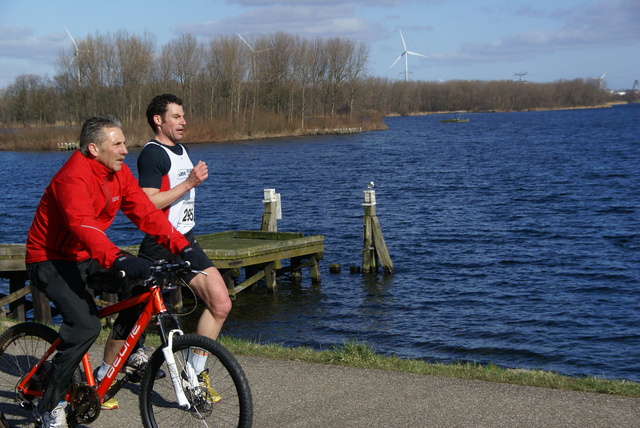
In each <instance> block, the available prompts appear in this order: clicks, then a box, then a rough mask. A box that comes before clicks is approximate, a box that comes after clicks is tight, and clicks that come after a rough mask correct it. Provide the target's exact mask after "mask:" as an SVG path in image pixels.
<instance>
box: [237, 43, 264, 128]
mask: <svg viewBox="0 0 640 428" xmlns="http://www.w3.org/2000/svg"><path fill="white" fill-rule="evenodd" d="M236 35H237V36H238V37H240V40H242V41H243V42H244V44H245V45H247V46H248V47H249V50H250V51H251V78H252V79H253V108H252V109H251V123H250V126H251V127H252V128H253V119H254V117H255V113H256V102H257V94H258V79H257V78H256V60H255V56H256V54H259V53H261V52H264V51H266V50H269V49H270V48H267V49H260V50H255V49H254V48H253V46H251V45H250V44H249V42H247V41H246V40H245V39H244V37H242V36H241V35H240V34H239V33H236Z"/></svg>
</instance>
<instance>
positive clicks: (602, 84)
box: [598, 73, 607, 89]
mask: <svg viewBox="0 0 640 428" xmlns="http://www.w3.org/2000/svg"><path fill="white" fill-rule="evenodd" d="M606 75H607V73H604V74H603V75H602V76H600V78H599V79H598V80H599V81H600V84H599V85H598V86H599V89H604V87H605V83H604V76H606Z"/></svg>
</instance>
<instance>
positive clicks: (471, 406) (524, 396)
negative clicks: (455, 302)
mask: <svg viewBox="0 0 640 428" xmlns="http://www.w3.org/2000/svg"><path fill="white" fill-rule="evenodd" d="M98 358H99V356H98V355H96V356H95V357H94V356H92V361H99V359H98ZM238 359H239V361H240V363H241V364H242V366H243V368H244V370H245V372H246V374H247V377H248V379H249V383H250V385H251V388H252V393H253V400H254V424H253V426H254V427H260V428H261V427H301V428H302V427H304V428H311V427H323V428H324V427H363V428H372V427H447V428H448V427H474V428H477V427H492V428H497V427H532V428H534V427H535V428H541V427H576V428H578V427H580V428H586V427H616V428H617V427H621V428H627V427H629V428H632V427H640V399H639V398H628V397H614V396H609V395H603V394H593V393H581V392H571V391H559V390H552V389H545V388H535V387H526V386H517V385H508V384H500V383H491V382H482V381H473V380H460V379H452V378H445V377H437V376H424V375H415V374H406V373H396V372H388V371H380V370H368V369H354V368H345V367H336V366H327V365H321V364H312V363H306V362H300V361H280V360H269V359H262V358H253V357H240V358H238ZM137 393H138V385H135V384H134V385H130V386H128V387H127V389H123V390H121V391H120V392H119V393H118V395H117V398H118V401H119V403H120V407H119V409H117V410H112V411H103V412H102V413H101V414H100V417H99V418H98V419H97V420H96V421H95V422H93V423H92V424H91V425H89V426H90V427H92V428H122V427H134V426H141V422H140V415H139V410H138V396H137ZM194 426H195V425H194Z"/></svg>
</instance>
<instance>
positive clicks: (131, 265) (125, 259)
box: [112, 252, 151, 279]
mask: <svg viewBox="0 0 640 428" xmlns="http://www.w3.org/2000/svg"><path fill="white" fill-rule="evenodd" d="M112 267H113V269H114V270H116V271H124V273H125V274H126V276H127V277H129V278H130V279H147V278H149V277H150V276H151V269H150V267H151V263H149V261H147V260H145V259H142V258H140V257H136V256H134V255H133V254H128V253H124V252H122V253H118V255H117V257H116V259H115V261H114V262H113V266H112Z"/></svg>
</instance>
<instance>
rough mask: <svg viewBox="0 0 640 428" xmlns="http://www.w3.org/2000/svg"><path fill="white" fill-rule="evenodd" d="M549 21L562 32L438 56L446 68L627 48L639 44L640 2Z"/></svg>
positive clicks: (615, 1)
mask: <svg viewBox="0 0 640 428" xmlns="http://www.w3.org/2000/svg"><path fill="white" fill-rule="evenodd" d="M516 13H517V14H526V15H527V16H543V14H542V12H541V11H539V10H535V11H534V10H533V9H530V8H525V9H522V8H521V9H518V11H517V12H516ZM549 17H551V18H553V19H556V20H560V21H561V24H562V25H561V28H560V29H558V30H554V31H549V30H540V31H527V32H521V33H517V34H513V35H510V36H507V37H504V38H502V39H499V40H494V41H491V42H488V43H465V44H463V45H462V46H461V47H460V49H459V50H458V51H455V52H444V53H436V54H433V55H431V59H432V60H433V61H436V62H441V63H443V64H452V65H467V64H469V63H478V62H496V61H524V60H529V59H532V58H534V57H537V56H541V55H548V54H552V53H555V52H558V51H563V50H575V49H585V48H601V47H617V46H628V45H631V44H635V43H638V41H639V40H640V26H639V25H638V22H640V2H637V1H635V0H604V1H599V2H596V3H592V4H590V5H587V6H585V7H583V8H573V9H559V10H556V11H554V12H553V13H551V14H549Z"/></svg>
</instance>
